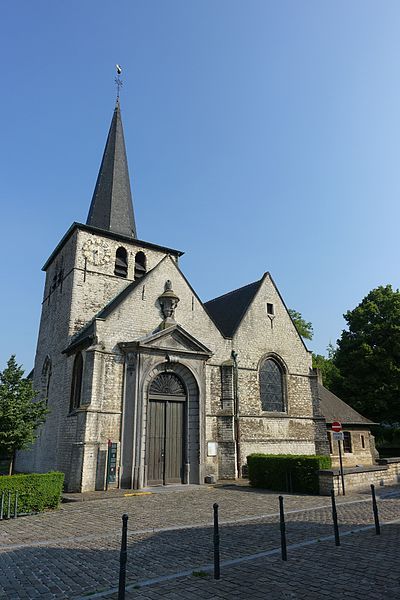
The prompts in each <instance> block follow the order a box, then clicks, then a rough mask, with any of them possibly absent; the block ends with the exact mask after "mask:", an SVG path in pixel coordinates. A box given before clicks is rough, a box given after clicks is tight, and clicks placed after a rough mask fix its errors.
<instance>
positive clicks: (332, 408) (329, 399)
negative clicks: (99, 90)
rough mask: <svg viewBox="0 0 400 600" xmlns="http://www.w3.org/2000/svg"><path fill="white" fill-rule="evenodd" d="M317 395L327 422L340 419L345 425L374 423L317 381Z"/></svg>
mask: <svg viewBox="0 0 400 600" xmlns="http://www.w3.org/2000/svg"><path fill="white" fill-rule="evenodd" d="M318 396H319V399H320V407H321V412H322V415H323V417H324V418H325V421H326V422H327V423H333V421H340V422H341V423H343V424H345V425H374V424H375V423H374V422H373V421H370V420H369V419H367V418H366V417H363V416H362V415H360V413H358V412H357V411H356V410H354V408H351V406H349V405H348V404H346V402H343V400H341V399H340V398H338V397H337V396H335V394H333V393H332V392H331V391H329V390H328V389H327V388H326V387H324V386H323V385H321V384H320V383H318Z"/></svg>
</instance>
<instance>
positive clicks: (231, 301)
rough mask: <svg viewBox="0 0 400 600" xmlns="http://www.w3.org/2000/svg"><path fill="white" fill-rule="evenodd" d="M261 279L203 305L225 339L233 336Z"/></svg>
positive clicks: (258, 287)
mask: <svg viewBox="0 0 400 600" xmlns="http://www.w3.org/2000/svg"><path fill="white" fill-rule="evenodd" d="M263 279H264V277H262V278H261V279H260V280H259V281H254V282H253V283H249V284H248V285H245V286H243V287H241V288H239V289H237V290H233V291H232V292H228V293H227V294H224V295H223V296H219V297H218V298H214V299H213V300H209V301H208V302H205V303H204V306H205V308H206V310H207V312H208V314H209V315H210V317H211V318H212V320H213V321H214V323H215V324H216V325H217V327H218V328H219V330H220V331H221V332H222V333H223V335H224V336H225V337H232V336H233V335H234V333H235V331H236V330H237V328H238V327H239V324H240V322H241V320H242V319H243V317H244V315H245V313H246V311H247V309H248V307H249V306H250V303H251V301H252V300H253V298H254V296H255V295H256V293H257V292H258V290H259V289H260V286H261V283H262V281H263Z"/></svg>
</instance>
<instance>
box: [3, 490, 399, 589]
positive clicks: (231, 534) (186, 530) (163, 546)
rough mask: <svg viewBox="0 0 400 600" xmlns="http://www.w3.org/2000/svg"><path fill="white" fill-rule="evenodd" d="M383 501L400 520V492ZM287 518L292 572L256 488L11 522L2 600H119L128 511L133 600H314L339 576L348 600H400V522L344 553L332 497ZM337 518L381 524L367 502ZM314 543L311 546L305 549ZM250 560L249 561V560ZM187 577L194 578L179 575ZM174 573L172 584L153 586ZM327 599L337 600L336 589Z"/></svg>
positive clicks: (175, 493) (68, 507) (386, 515)
mask: <svg viewBox="0 0 400 600" xmlns="http://www.w3.org/2000/svg"><path fill="white" fill-rule="evenodd" d="M381 493H383V495H384V497H383V498H381V499H380V500H379V510H380V518H381V521H382V522H391V521H396V520H398V521H399V523H400V489H397V490H394V493H393V494H392V495H391V494H390V490H388V489H386V490H383V491H382V490H381ZM214 502H217V503H218V504H219V506H220V519H221V559H222V561H225V562H227V561H228V562H229V561H231V562H232V561H236V564H235V565H232V564H231V565H230V566H229V565H226V566H223V570H222V573H223V577H222V579H221V580H220V581H214V580H213V579H212V578H211V576H210V574H209V572H208V569H209V567H210V565H211V564H212V559H213V556H212V527H211V522H212V505H213V503H214ZM285 509H286V512H287V515H286V519H287V534H288V544H289V561H288V562H287V563H283V562H282V561H281V559H280V556H279V551H278V550H277V549H279V544H280V532H279V524H278V514H277V513H278V498H277V494H272V493H267V492H262V491H255V490H252V489H251V488H248V487H236V486H232V487H225V488H221V487H212V486H209V487H208V486H202V487H201V488H197V487H196V488H190V489H187V488H186V489H185V488H184V487H181V488H177V489H175V490H172V491H166V492H164V493H154V494H150V495H140V496H127V497H119V496H114V497H113V498H110V499H107V500H104V499H102V500H93V501H90V502H78V503H69V504H64V505H63V506H62V508H61V510H59V511H55V512H48V513H44V514H41V515H36V516H32V517H21V518H19V519H16V520H15V521H14V520H10V521H2V522H1V523H0V598H7V599H14V598H15V599H17V598H36V597H39V596H40V597H41V598H43V599H45V600H46V599H50V598H81V597H85V598H90V597H92V598H93V599H94V598H96V597H97V598H100V597H109V598H110V597H113V592H115V586H116V585H117V581H118V560H119V545H120V530H121V515H122V514H123V513H125V512H126V513H128V515H129V536H128V545H129V551H128V570H127V582H128V586H129V588H128V589H129V590H130V591H129V592H128V594H129V597H132V598H160V597H161V596H162V597H163V598H170V599H171V600H172V599H173V598H187V599H188V600H190V599H192V598H193V599H194V598H196V599H199V598H228V597H229V598H232V597H235V596H236V597H237V598H269V597H272V598H301V597H303V596H302V594H303V592H304V589H305V590H307V597H308V598H310V597H312V598H323V597H324V595H328V594H326V593H325V589H326V586H327V585H328V583H329V580H330V578H331V577H332V576H333V574H335V573H336V574H337V576H338V578H339V582H341V583H339V584H338V586H337V589H341V594H342V595H341V597H342V596H343V595H344V596H345V595H346V593H347V591H348V590H350V592H351V593H348V594H347V595H348V596H349V597H354V598H358V597H361V594H362V596H363V597H364V598H365V597H367V598H368V597H369V596H368V595H367V594H368V593H372V592H373V594H374V598H378V597H379V598H384V597H385V598H399V599H400V587H399V580H400V570H399V566H398V565H399V558H400V557H399V547H400V546H399V544H400V533H399V524H392V525H385V526H383V528H382V536H381V537H380V538H379V537H378V536H375V534H374V531H373V530H371V529H370V530H365V531H364V530H362V531H360V532H358V533H354V534H352V535H348V536H345V537H344V538H343V540H342V546H341V547H340V548H336V547H335V545H334V543H333V541H332V540H329V539H328V540H326V541H324V539H325V538H326V537H330V536H331V535H332V525H331V511H330V498H326V497H325V498H324V497H312V496H294V495H293V496H285ZM338 514H339V521H340V527H341V531H342V533H344V532H346V531H347V532H348V531H351V530H353V531H354V530H359V529H360V528H361V529H363V528H364V529H365V527H368V526H370V525H371V523H372V522H373V517H372V512H371V502H370V498H369V497H368V496H365V495H358V496H351V497H346V498H338ZM318 540H321V541H318ZM305 542H307V543H308V544H309V545H306V546H304V545H302V544H304V543H305ZM260 553H262V557H261V558H258V559H257V558H256V557H255V556H256V555H257V554H260ZM246 557H247V558H248V559H249V560H245V561H244V559H246ZM193 572H197V574H198V575H197V576H193V575H192V573H193ZM182 573H186V576H184V577H182V576H181V577H180V578H177V575H179V574H182ZM374 573H375V575H376V577H375V575H373V574H374ZM397 573H399V575H397ZM289 574H290V576H289ZM168 576H171V577H173V579H171V580H169V581H164V582H158V583H157V582H155V583H153V585H146V584H148V583H149V580H152V579H156V580H157V579H158V580H159V578H160V577H161V578H162V577H168ZM335 576H336V575H335ZM362 582H364V583H362ZM384 582H385V584H384ZM345 583H346V585H347V587H345ZM142 584H145V586H144V587H139V588H138V587H137V586H138V585H139V586H142ZM303 586H306V587H305V588H304V589H303ZM396 586H397V587H396ZM314 588H315V589H314ZM302 590H303V591H302ZM360 590H361V591H360ZM362 590H364V591H362ZM328 592H329V594H330V597H336V596H333V595H332V593H331V587H328ZM381 593H382V594H386V595H379V594H381ZM312 594H314V595H312ZM318 594H319V595H318ZM356 594H360V596H357V595H356ZM396 594H397V595H396ZM114 596H115V594H114ZM337 597H339V596H337ZM371 597H372V596H371Z"/></svg>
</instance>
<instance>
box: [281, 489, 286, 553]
mask: <svg viewBox="0 0 400 600" xmlns="http://www.w3.org/2000/svg"><path fill="white" fill-rule="evenodd" d="M279 520H280V528H281V550H282V560H287V549H286V525H285V513H284V510H283V496H279Z"/></svg>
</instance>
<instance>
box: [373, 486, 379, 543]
mask: <svg viewBox="0 0 400 600" xmlns="http://www.w3.org/2000/svg"><path fill="white" fill-rule="evenodd" d="M371 495H372V510H373V511H374V521H375V533H376V535H381V526H380V523H379V514H378V505H377V503H376V496H375V486H374V484H373V483H371Z"/></svg>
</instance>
